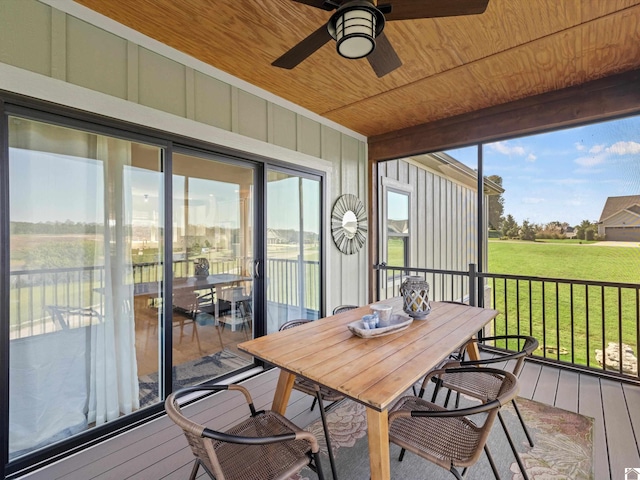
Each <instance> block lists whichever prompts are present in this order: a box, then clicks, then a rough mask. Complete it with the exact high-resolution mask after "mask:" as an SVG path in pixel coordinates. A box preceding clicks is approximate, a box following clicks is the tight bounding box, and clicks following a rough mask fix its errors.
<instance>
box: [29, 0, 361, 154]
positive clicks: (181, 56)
mask: <svg viewBox="0 0 640 480" xmlns="http://www.w3.org/2000/svg"><path fill="white" fill-rule="evenodd" d="M38 1H40V2H41V3H44V4H47V5H49V6H50V7H53V8H55V9H57V10H60V11H62V12H65V13H67V14H69V15H71V16H73V17H76V18H78V19H80V20H83V21H85V22H87V23H90V24H92V25H95V26H96V27H98V28H101V29H103V30H106V31H107V32H111V33H114V34H115V35H118V36H120V37H122V38H124V39H126V40H129V41H131V42H134V43H136V44H138V45H140V46H142V47H144V48H146V49H149V50H151V51H153V52H156V53H158V54H160V55H163V56H165V57H167V58H170V59H172V60H175V61H176V62H179V63H181V64H183V65H185V66H187V67H191V68H194V69H196V70H198V71H200V72H202V73H205V74H207V75H210V76H212V77H214V78H216V79H218V80H220V81H223V82H226V83H228V84H230V85H232V86H234V87H237V88H240V89H242V90H245V91H246V92H249V93H251V94H253V95H256V96H258V97H260V98H263V99H265V100H267V101H269V102H272V103H274V104H276V105H280V106H281V107H283V108H286V109H289V110H291V111H293V112H295V113H298V114H300V115H303V116H305V117H307V118H309V119H311V120H314V121H316V122H318V123H320V124H322V125H326V126H328V127H331V128H333V129H335V130H338V131H339V132H341V133H344V134H345V135H349V136H350V137H353V138H355V139H357V140H359V141H361V142H365V143H366V142H367V137H366V136H364V135H362V134H360V133H357V132H354V131H353V130H350V129H348V128H347V127H345V126H343V125H340V124H339V123H336V122H333V121H331V120H329V119H327V118H325V117H322V116H320V115H318V114H317V113H314V112H312V111H310V110H307V109H306V108H303V107H301V106H300V105H297V104H295V103H293V102H290V101H289V100H285V99H284V98H282V97H279V96H277V95H274V94H273V93H271V92H268V91H267V90H263V89H261V88H259V87H256V86H255V85H253V84H251V83H249V82H246V81H244V80H241V79H239V78H237V77H234V76H233V75H230V74H228V73H227V72H224V71H222V70H219V69H217V68H215V67H212V66H211V65H209V64H208V63H204V62H202V61H200V60H197V59H195V58H194V57H191V56H189V55H187V54H185V53H182V52H180V51H179V50H176V49H175V48H172V47H170V46H168V45H165V44H164V43H161V42H158V41H157V40H154V39H152V38H150V37H147V36H146V35H143V34H142V33H140V32H138V31H136V30H133V29H132V28H129V27H127V26H125V25H122V24H121V23H118V22H116V21H114V20H112V19H110V18H108V17H105V16H104V15H102V14H100V13H98V12H96V11H94V10H91V9H89V8H87V7H85V6H83V5H80V4H78V3H75V2H74V1H73V0H38ZM133 1H135V0H133Z"/></svg>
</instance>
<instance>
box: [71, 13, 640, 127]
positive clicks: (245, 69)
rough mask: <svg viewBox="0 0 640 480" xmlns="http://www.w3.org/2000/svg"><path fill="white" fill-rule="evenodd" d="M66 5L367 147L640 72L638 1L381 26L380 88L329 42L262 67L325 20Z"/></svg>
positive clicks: (365, 66)
mask: <svg viewBox="0 0 640 480" xmlns="http://www.w3.org/2000/svg"><path fill="white" fill-rule="evenodd" d="M424 1H425V2H429V0H424ZM451 1H452V2H455V1H457V0H451ZM76 2H78V3H80V4H82V5H85V6H86V7H89V8H91V9H93V10H95V11H97V12H99V13H102V14H104V15H106V16H107V17H110V18H112V19H114V20H116V21H118V22H120V23H122V24H124V25H127V26H129V27H131V28H133V29H135V30H137V31H139V32H142V33H144V34H146V35H148V36H149V37H152V38H154V39H156V40H159V41H160V42H163V43H165V44H167V45H170V46H171V47H174V48H176V49H177V50H180V51H182V52H184V53H186V54H189V55H191V56H193V57H195V58H197V59H199V60H202V61H203V62H206V63H208V64H210V65H212V66H214V67H216V68H218V69H220V70H223V71H225V72H228V73H230V74H232V75H234V76H236V77H238V78H241V79H243V80H245V81H247V82H250V83H252V84H254V85H256V86H258V87H260V88H263V89H264V90H267V91H270V92H272V93H274V94H276V95H278V96H280V97H282V98H285V99H287V100H289V101H291V102H294V103H296V104H298V105H301V106H302V107H304V108H306V109H308V110H311V111H313V112H316V113H318V114H319V115H322V116H324V117H326V118H328V119H330V120H333V121H335V122H338V123H340V124H342V125H344V126H346V127H348V128H350V129H352V130H354V131H356V132H359V133H361V134H363V135H365V136H367V137H372V136H379V135H384V134H389V133H391V132H396V131H398V130H401V129H406V128H408V127H414V126H417V125H422V124H428V123H431V122H434V121H437V120H441V119H445V118H448V117H452V116H456V115H462V114H466V113H469V112H474V111H477V110H480V109H484V108H488V107H492V106H495V105H501V104H505V103H507V102H512V101H514V100H518V99H523V98H526V97H530V96H532V95H538V94H542V93H545V92H552V91H555V90H559V89H563V88H565V87H570V86H575V85H581V84H583V83H585V82H589V81H591V80H595V79H600V78H603V77H608V76H611V75H614V74H618V73H623V72H627V71H631V70H636V69H638V68H640V0H490V1H489V5H488V8H487V10H486V12H485V13H483V14H481V15H473V16H464V17H449V18H438V19H422V20H404V21H393V22H388V23H387V25H386V27H385V29H384V31H385V33H386V35H387V37H388V39H389V41H390V42H391V44H392V45H393V46H394V48H395V50H396V51H397V53H398V55H399V57H400V59H401V60H402V63H403V65H402V66H401V67H400V68H398V69H397V70H395V71H393V72H391V73H390V74H388V75H386V76H384V77H382V78H378V77H376V75H375V74H374V73H373V71H372V70H371V67H370V66H369V63H368V62H367V61H366V60H364V59H363V60H346V59H343V58H341V57H340V56H339V55H338V54H337V53H336V51H335V43H334V42H330V43H328V44H327V45H325V46H324V47H322V48H321V49H320V50H319V51H317V52H316V53H315V54H313V55H312V56H311V57H309V58H308V59H306V60H305V61H304V62H302V63H301V64H300V65H298V66H297V67H296V68H295V69H293V70H283V69H280V68H276V67H273V66H271V62H272V61H274V60H275V59H276V58H278V57H279V56H280V55H281V54H283V53H284V52H285V51H287V50H288V49H289V48H290V47H292V46H293V45H295V44H296V43H297V42H299V41H300V40H302V39H303V38H305V37H306V36H307V35H308V34H310V33H311V32H313V31H314V30H316V29H317V28H318V27H319V26H321V25H322V24H324V23H326V21H327V20H328V18H329V17H330V15H331V12H325V11H323V10H320V9H317V8H313V7H310V6H308V5H304V4H301V3H296V2H293V1H291V0H135V1H132V0H76ZM385 3H387V2H385ZM390 3H393V1H392V0H390Z"/></svg>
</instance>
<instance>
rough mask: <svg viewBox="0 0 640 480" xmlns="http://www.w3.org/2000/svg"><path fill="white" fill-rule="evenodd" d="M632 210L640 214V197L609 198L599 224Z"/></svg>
mask: <svg viewBox="0 0 640 480" xmlns="http://www.w3.org/2000/svg"><path fill="white" fill-rule="evenodd" d="M625 209H626V210H630V211H632V212H633V213H636V214H640V195H625V196H622V197H609V198H607V201H606V202H605V204H604V208H603V209H602V214H601V215H600V220H598V221H599V222H602V221H604V220H606V219H607V218H609V217H611V216H612V215H615V214H616V213H618V212H620V211H621V210H625Z"/></svg>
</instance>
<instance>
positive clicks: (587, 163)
mask: <svg viewBox="0 0 640 480" xmlns="http://www.w3.org/2000/svg"><path fill="white" fill-rule="evenodd" d="M605 159H606V155H604V154H601V155H594V156H592V157H580V158H576V159H575V160H574V162H575V163H577V164H578V165H580V166H581V167H594V166H596V165H600V164H601V163H604V161H605Z"/></svg>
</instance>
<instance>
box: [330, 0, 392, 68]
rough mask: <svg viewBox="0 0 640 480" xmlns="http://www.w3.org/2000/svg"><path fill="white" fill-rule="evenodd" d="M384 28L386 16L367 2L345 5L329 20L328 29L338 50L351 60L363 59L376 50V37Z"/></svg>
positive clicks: (354, 0)
mask: <svg viewBox="0 0 640 480" xmlns="http://www.w3.org/2000/svg"><path fill="white" fill-rule="evenodd" d="M383 28H384V15H383V14H382V12H381V11H380V10H378V9H377V8H376V7H375V5H373V4H372V3H371V2H368V1H366V0H353V1H351V2H347V3H345V4H343V5H342V6H341V7H340V8H338V10H336V12H335V13H334V14H333V15H332V16H331V18H330V19H329V23H328V24H327V29H328V30H329V34H330V35H331V36H332V37H333V38H334V40H336V50H337V51H338V53H339V54H340V55H342V56H343V57H345V58H349V59H357V58H363V57H366V56H367V55H369V54H370V53H371V52H373V50H374V49H375V48H376V40H375V37H376V36H377V35H379V34H380V32H382V29H383Z"/></svg>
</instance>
